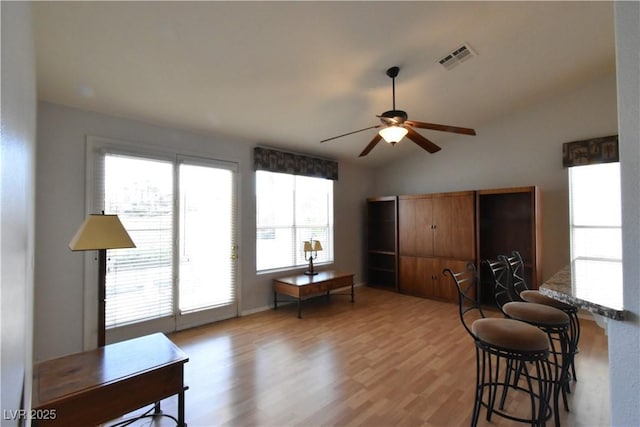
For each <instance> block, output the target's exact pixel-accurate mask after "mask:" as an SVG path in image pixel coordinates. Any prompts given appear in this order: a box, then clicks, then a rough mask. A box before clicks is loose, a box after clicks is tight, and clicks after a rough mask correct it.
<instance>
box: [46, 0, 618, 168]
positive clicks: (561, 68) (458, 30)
mask: <svg viewBox="0 0 640 427" xmlns="http://www.w3.org/2000/svg"><path fill="white" fill-rule="evenodd" d="M34 18H35V19H34V26H35V43H36V55H37V57H36V62H37V84H38V97H39V99H41V100H45V101H50V102H54V103H58V104H63V105H68V106H72V107H77V108H82V109H86V110H91V111H96V112H101V113H105V114H111V115H116V116H122V117H127V118H132V119H136V120H141V121H144V122H148V123H153V124H158V125H163V126H169V127H172V128H176V129H184V130H188V131H192V132H196V133H201V134H207V135H208V134H211V135H218V136H220V135H222V136H224V135H230V136H237V137H240V138H243V139H247V140H249V141H254V142H255V143H259V144H263V145H269V146H276V147H281V148H286V149H290V150H294V151H297V152H306V153H310V154H316V155H321V156H323V157H328V158H334V159H341V160H348V161H351V162H356V163H361V164H362V165H364V166H372V167H375V166H378V165H381V164H384V163H385V162H388V161H391V160H392V159H395V158H399V157H401V156H435V155H437V153H436V154H429V153H427V152H426V151H423V150H421V149H420V148H419V147H417V146H416V145H415V144H412V143H409V142H406V143H404V142H403V143H400V144H397V145H396V146H395V147H392V146H390V145H387V144H379V146H378V147H376V149H374V150H373V151H372V152H371V153H370V154H369V155H368V156H366V157H363V158H358V154H359V153H360V151H362V149H363V148H364V146H365V145H366V144H367V143H368V142H369V141H370V140H371V138H372V137H373V136H374V135H375V132H376V130H368V131H364V132H360V133H357V134H354V135H350V136H347V137H344V138H340V139H336V140H334V141H330V142H326V143H323V144H320V142H319V141H320V140H322V139H325V138H329V137H332V136H335V135H339V134H342V133H346V132H350V131H353V130H357V129H361V128H365V127H367V126H372V125H376V124H378V123H379V120H378V119H377V118H376V115H377V114H381V113H382V112H383V111H386V110H390V109H391V107H392V97H391V80H390V79H389V77H387V76H386V74H385V71H386V69H387V68H389V67H391V66H395V65H397V66H399V67H400V75H399V76H398V78H397V79H396V104H397V105H396V107H397V108H398V109H402V110H406V111H407V112H408V113H409V119H413V120H418V121H425V122H432V123H443V124H447V125H455V126H464V127H472V128H479V127H481V126H482V125H483V124H486V123H490V122H492V121H495V120H498V119H499V118H500V117H502V116H504V115H505V114H507V113H509V112H510V111H513V110H514V109H518V108H523V107H526V106H527V105H531V104H532V103H535V102H537V101H540V100H542V99H544V98H547V97H550V96H553V95H554V94H556V93H558V92H561V91H563V90H569V89H571V88H573V87H577V86H579V85H582V84H585V83H586V82H588V81H590V80H591V79H594V78H597V77H600V76H602V75H604V74H606V73H609V72H612V71H613V70H614V69H615V50H614V49H615V47H614V18H613V3H612V2H479V1H477V2H364V1H357V2H41V3H35V4H34ZM465 43H466V44H467V45H468V46H470V47H471V48H472V49H473V51H474V52H475V53H476V55H475V56H473V57H472V58H470V59H469V60H467V61H465V62H462V63H460V64H459V65H457V66H456V67H454V68H452V69H450V70H447V69H445V68H444V67H443V66H441V65H440V64H439V63H438V60H439V59H441V58H442V57H444V56H446V55H447V54H448V53H449V52H451V51H453V50H455V49H457V48H458V47H460V46H461V45H462V44H465ZM541 125H543V124H541ZM420 133H422V134H423V135H424V136H426V137H427V138H429V139H430V140H432V141H434V142H436V143H437V144H438V145H440V146H441V147H442V148H443V150H446V147H447V144H454V143H455V144H460V143H464V144H473V138H474V137H472V136H451V134H447V133H442V132H437V131H429V130H420Z"/></svg>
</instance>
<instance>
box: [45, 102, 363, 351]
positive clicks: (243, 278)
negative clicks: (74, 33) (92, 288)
mask: <svg viewBox="0 0 640 427" xmlns="http://www.w3.org/2000/svg"><path fill="white" fill-rule="evenodd" d="M86 135H94V136H101V137H106V138H111V139H119V140H123V141H129V142H137V143H141V144H144V145H145V146H151V147H157V148H159V149H163V150H175V151H176V152H181V153H188V154H195V155H201V156H205V157H210V158H214V159H220V160H228V161H234V162H237V163H238V165H239V169H240V177H239V180H240V182H239V188H240V190H239V191H240V194H239V212H238V215H239V224H238V227H239V246H240V258H239V286H240V301H241V306H240V312H241V313H243V314H247V313H252V312H255V311H260V310H264V309H267V308H269V306H270V304H271V301H272V292H271V279H272V278H273V277H274V276H276V275H282V274H283V273H282V272H280V273H278V274H262V275H257V274H256V270H255V190H254V182H255V180H254V172H253V147H254V146H255V142H252V141H245V140H240V139H234V138H230V137H228V136H222V135H213V136H203V135H197V134H193V133H189V132H185V131H180V130H176V129H170V128H163V127H159V126H152V125H149V124H145V123H141V122H137V121H133V120H127V119H123V118H117V117H112V116H106V115H102V114H96V113H92V112H88V111H83V110H78V109H73V108H67V107H63V106H59V105H55V104H50V103H40V104H39V108H38V151H37V155H38V173H37V205H38V213H37V216H36V270H35V274H36V277H35V290H36V297H35V308H36V314H35V347H34V351H35V355H34V356H35V358H36V360H42V359H47V358H50V357H54V356H58V355H62V354H66V353H71V352H75V351H80V350H82V349H83V348H84V347H85V343H84V342H83V339H84V338H86V341H87V343H92V342H93V341H91V340H90V339H89V338H88V336H87V335H85V329H86V328H94V329H95V327H96V326H95V324H94V323H95V322H93V319H95V316H92V315H87V313H85V312H88V310H92V309H93V306H86V305H85V304H84V300H83V292H84V288H83V278H84V274H83V271H84V270H83V266H84V257H83V256H82V255H81V254H78V253H72V252H71V251H69V250H68V249H67V245H68V243H69V240H70V239H71V237H72V236H73V234H74V233H75V230H76V229H77V227H78V225H79V224H80V223H81V222H82V220H83V219H84V216H85V179H86V178H85V139H86ZM339 167H340V169H339V173H340V179H339V180H338V181H337V182H336V184H335V187H334V206H335V212H336V215H335V263H334V267H335V268H337V269H345V270H348V271H353V272H354V273H355V274H356V281H359V280H361V278H362V270H363V266H362V255H361V254H362V252H361V242H362V240H363V225H362V222H363V218H364V215H363V213H362V204H363V202H362V201H363V200H364V198H365V197H366V195H367V194H369V193H370V191H371V190H370V186H371V182H372V173H371V172H370V171H368V170H366V169H363V168H360V167H358V166H356V165H353V164H348V163H345V162H340V166H339ZM303 270H304V269H300V272H302V271H303ZM83 307H84V308H83ZM89 322H91V324H89ZM87 346H89V344H87Z"/></svg>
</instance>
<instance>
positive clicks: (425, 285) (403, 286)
mask: <svg viewBox="0 0 640 427" xmlns="http://www.w3.org/2000/svg"><path fill="white" fill-rule="evenodd" d="M433 262H434V260H433V259H431V258H422V257H414V256H401V257H400V283H399V288H400V292H401V293H403V294H406V295H413V296H416V297H423V298H424V297H430V296H433V292H434V281H433Z"/></svg>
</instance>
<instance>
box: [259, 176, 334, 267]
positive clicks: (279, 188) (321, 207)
mask: <svg viewBox="0 0 640 427" xmlns="http://www.w3.org/2000/svg"><path fill="white" fill-rule="evenodd" d="M311 238H313V239H314V240H319V241H320V243H321V244H322V248H323V250H322V251H321V252H318V258H317V259H315V260H314V262H316V263H323V262H325V263H326V262H332V261H333V181H331V180H329V179H324V178H312V177H307V176H301V175H291V174H286V173H277V172H267V171H262V170H258V171H256V269H257V271H258V272H261V271H266V270H273V269H281V268H292V267H302V266H305V265H306V264H307V261H306V260H305V257H304V251H303V250H302V242H303V241H305V240H309V239H311Z"/></svg>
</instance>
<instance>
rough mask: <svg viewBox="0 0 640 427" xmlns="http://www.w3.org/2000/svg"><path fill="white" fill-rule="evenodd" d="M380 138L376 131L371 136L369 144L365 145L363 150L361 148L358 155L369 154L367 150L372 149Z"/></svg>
mask: <svg viewBox="0 0 640 427" xmlns="http://www.w3.org/2000/svg"><path fill="white" fill-rule="evenodd" d="M381 139H382V137H381V136H380V134H379V133H376V136H374V137H373V139H372V140H371V142H369V145H367V146H366V147H365V148H364V150H362V153H360V156H358V157H363V156H366V155H367V154H369V152H370V151H371V150H373V147H375V146H376V144H377V143H378V142H380V140H381Z"/></svg>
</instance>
